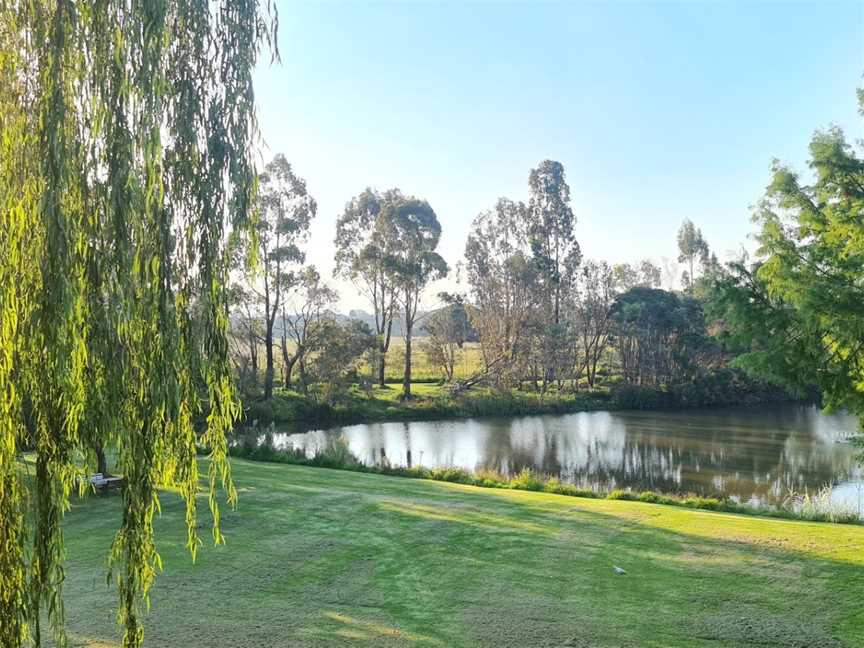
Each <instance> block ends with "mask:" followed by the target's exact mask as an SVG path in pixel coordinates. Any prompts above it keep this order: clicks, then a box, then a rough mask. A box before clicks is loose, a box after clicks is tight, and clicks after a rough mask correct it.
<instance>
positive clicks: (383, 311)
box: [333, 189, 405, 387]
mask: <svg viewBox="0 0 864 648" xmlns="http://www.w3.org/2000/svg"><path fill="white" fill-rule="evenodd" d="M404 200H405V198H404V196H403V195H402V192H400V191H399V190H398V189H391V190H389V191H386V192H384V193H379V192H377V191H373V190H372V189H366V190H365V191H364V192H363V193H361V194H360V195H359V196H356V197H354V198H352V199H351V200H350V201H349V202H348V204H347V205H346V206H345V211H344V212H343V213H342V215H341V216H340V217H339V220H338V221H337V223H336V238H335V241H334V244H335V246H336V267H335V268H334V270H333V275H334V276H336V277H341V278H342V279H346V280H348V281H350V282H351V283H353V284H354V286H356V288H357V289H358V290H359V291H360V292H361V293H362V294H363V295H364V296H365V297H366V299H367V300H368V301H369V303H370V304H371V306H372V314H373V316H374V318H375V335H376V338H377V347H378V349H377V363H378V366H377V368H376V369H377V374H378V376H377V377H378V386H379V387H384V371H385V362H386V355H387V351H388V350H389V349H390V340H391V335H392V332H393V317H394V316H395V314H396V307H397V303H398V302H397V299H398V295H397V292H396V291H397V287H396V282H395V281H394V278H393V274H392V272H391V267H390V265H389V262H388V259H389V258H390V256H391V255H392V254H393V251H392V247H393V245H394V243H395V233H394V231H393V224H392V215H393V213H394V211H393V209H394V207H395V206H396V205H398V204H399V203H401V202H403V201H404Z"/></svg>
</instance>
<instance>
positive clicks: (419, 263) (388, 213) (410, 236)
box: [383, 198, 448, 398]
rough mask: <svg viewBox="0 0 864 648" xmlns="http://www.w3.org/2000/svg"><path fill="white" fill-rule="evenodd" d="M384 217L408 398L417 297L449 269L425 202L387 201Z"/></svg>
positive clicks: (404, 389) (404, 393)
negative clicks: (388, 233)
mask: <svg viewBox="0 0 864 648" xmlns="http://www.w3.org/2000/svg"><path fill="white" fill-rule="evenodd" d="M383 216H384V218H385V219H386V220H387V222H388V223H389V228H390V230H391V231H392V237H393V238H392V240H391V245H390V246H389V249H388V253H387V256H386V258H385V266H386V269H387V272H388V273H389V274H390V276H391V277H392V282H393V287H394V290H395V293H396V299H397V301H398V302H399V305H400V306H401V307H402V327H403V335H404V337H405V372H404V374H403V377H402V396H403V397H404V398H407V397H410V396H411V359H412V358H411V343H412V339H413V336H414V321H415V319H416V318H417V310H418V308H419V307H420V299H421V297H422V296H423V291H424V290H425V289H426V286H428V285H429V283H430V282H432V281H435V280H437V279H442V278H444V277H446V276H447V272H448V268H447V263H446V262H445V261H444V259H443V258H442V257H441V255H440V254H438V252H436V251H435V250H436V248H437V247H438V243H439V241H440V240H441V224H440V223H439V222H438V216H437V215H436V214H435V211H434V210H433V209H432V207H431V206H430V205H429V203H428V202H426V201H425V200H418V199H417V198H405V199H404V200H400V201H398V202H390V203H388V204H387V205H386V207H385V209H384V214H383Z"/></svg>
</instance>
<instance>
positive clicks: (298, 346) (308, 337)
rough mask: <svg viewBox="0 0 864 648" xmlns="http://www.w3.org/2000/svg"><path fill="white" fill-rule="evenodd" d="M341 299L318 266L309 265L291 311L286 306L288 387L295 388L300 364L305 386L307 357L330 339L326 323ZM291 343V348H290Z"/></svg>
mask: <svg viewBox="0 0 864 648" xmlns="http://www.w3.org/2000/svg"><path fill="white" fill-rule="evenodd" d="M338 299H339V295H338V294H337V293H336V291H335V290H333V289H332V288H330V287H329V286H328V285H327V284H325V283H323V282H322V281H321V275H320V274H319V273H318V270H316V268H315V266H309V267H308V268H306V269H305V270H304V271H303V273H302V274H301V275H300V277H299V278H298V283H297V287H296V289H295V291H294V293H293V297H292V298H291V299H290V300H288V301H289V303H290V306H291V310H290V311H288V310H287V309H286V307H285V306H284V305H283V307H282V338H281V344H280V347H281V350H282V366H283V371H284V374H283V379H284V382H283V384H284V386H285V389H290V388H291V377H292V373H293V371H294V367H295V366H297V363H298V362H299V363H300V371H301V373H300V382H301V384H302V385H304V388H305V380H304V375H303V374H304V372H303V366H304V360H305V358H307V357H308V356H309V355H310V354H311V353H314V352H315V351H317V350H318V349H319V348H320V347H321V344H322V343H323V342H324V340H325V339H326V336H325V334H324V333H325V324H326V323H327V322H329V321H330V320H331V319H332V315H331V314H330V312H329V309H330V307H331V306H333V305H334V304H335V303H336V302H337V301H338ZM289 343H290V347H289Z"/></svg>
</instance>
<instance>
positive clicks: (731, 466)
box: [268, 404, 864, 508]
mask: <svg viewBox="0 0 864 648" xmlns="http://www.w3.org/2000/svg"><path fill="white" fill-rule="evenodd" d="M856 431H857V421H856V419H855V418H854V417H851V416H848V415H844V414H832V415H826V414H823V413H821V412H820V411H819V409H818V408H817V407H815V406H807V405H794V404H781V405H771V406H759V407H746V408H734V409H714V410H688V411H678V412H583V413H576V414H566V415H554V416H524V417H515V418H483V419H467V420H448V421H418V422H410V423H371V424H362V425H349V426H344V427H336V428H332V429H329V430H312V431H305V432H292V431H290V430H284V431H280V430H279V429H277V430H275V432H274V434H272V439H271V438H268V442H270V443H272V444H273V445H274V446H276V447H278V448H283V449H284V448H291V447H293V448H296V449H301V450H303V451H304V452H305V453H306V455H307V456H313V455H315V454H316V453H318V452H321V451H322V450H323V449H324V448H326V447H327V446H328V444H332V443H334V442H344V443H346V444H347V446H348V448H349V450H350V451H351V453H352V454H353V455H354V456H355V457H356V458H357V459H358V460H360V461H362V462H363V463H366V464H369V465H372V464H382V463H387V464H389V465H391V466H418V465H419V466H426V467H430V468H431V467H442V466H456V467H461V468H465V469H466V470H471V471H476V470H480V469H491V470H496V471H498V472H500V473H502V474H504V475H512V474H514V473H516V472H518V471H520V470H521V469H522V468H526V467H528V468H532V469H534V470H535V471H537V472H540V473H544V474H546V475H552V476H556V477H559V478H560V479H562V480H564V481H568V482H571V483H574V484H578V485H580V486H587V487H592V488H595V489H599V490H611V489H613V488H632V489H636V490H641V489H651V490H657V491H663V492H677V493H698V494H703V495H709V494H723V495H728V496H731V497H734V498H735V499H736V500H738V501H740V502H745V503H751V504H768V505H776V504H779V503H781V502H782V501H783V499H784V498H786V497H788V496H789V493H790V491H795V492H798V493H802V492H811V493H812V492H815V491H817V490H819V489H822V488H824V487H830V488H832V489H833V493H832V499H833V500H834V501H838V502H843V503H844V504H846V503H848V504H850V505H853V506H855V507H856V508H859V507H860V506H861V504H862V500H864V480H862V471H861V469H860V467H859V465H858V463H857V462H856V453H857V448H856V447H855V446H853V445H852V444H850V443H849V442H848V438H849V437H850V436H851V435H853V434H854V433H855V432H856ZM269 436H270V435H268V437H269Z"/></svg>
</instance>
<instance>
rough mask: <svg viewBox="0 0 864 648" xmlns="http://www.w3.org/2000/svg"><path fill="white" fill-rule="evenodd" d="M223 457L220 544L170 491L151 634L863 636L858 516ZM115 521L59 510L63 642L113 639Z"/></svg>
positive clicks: (379, 641)
mask: <svg viewBox="0 0 864 648" xmlns="http://www.w3.org/2000/svg"><path fill="white" fill-rule="evenodd" d="M233 466H234V477H235V479H236V481H237V484H238V486H239V487H240V488H241V489H242V492H241V497H240V503H239V507H238V509H237V510H236V511H230V510H226V511H224V515H223V530H224V532H225V535H226V537H227V541H228V544H227V545H226V546H224V547H218V548H213V547H211V546H205V547H203V548H202V550H201V552H200V553H199V557H198V560H197V562H196V563H194V564H193V563H192V562H191V560H190V558H189V555H188V553H187V552H186V550H185V548H184V543H185V525H184V509H183V506H182V503H181V502H180V501H179V499H178V498H177V497H175V496H173V495H168V494H166V495H165V496H164V497H163V498H162V499H163V507H162V509H163V514H162V516H161V518H159V519H158V520H157V523H156V527H157V529H156V530H157V534H158V538H159V542H158V546H159V550H160V552H161V553H162V557H163V559H164V563H165V567H166V572H165V573H164V574H162V575H161V576H160V577H159V579H158V581H157V584H156V586H155V588H154V590H153V605H154V607H153V611H152V613H151V614H149V615H148V616H147V617H146V619H145V624H146V625H145V627H146V633H147V634H146V640H147V643H146V644H145V645H149V646H152V647H160V648H166V647H169V646H170V647H174V646H198V647H202V648H203V647H207V648H229V647H231V648H234V647H237V646H280V647H282V646H284V647H292V648H293V647H302V648H306V647H312V646H322V647H324V646H326V647H328V648H329V647H331V646H332V647H335V648H340V647H343V646H363V647H369V648H372V647H375V648H377V647H379V646H380V647H385V648H386V647H389V646H394V647H395V646H411V645H418V646H442V647H447V648H475V647H481V648H482V647H488V648H492V647H495V648H522V647H525V646H545V645H549V646H566V645H571V646H592V647H593V646H598V647H600V648H611V647H612V646H619V647H626V648H635V647H641V646H656V647H660V646H663V647H665V648H670V647H677V646H681V647H688V648H689V647H691V646H695V647H697V648H698V647H703V648H708V647H711V648H718V647H724V648H733V647H735V648H737V647H739V646H742V645H747V644H748V642H750V640H749V639H748V637H747V636H745V634H742V633H743V631H742V629H741V628H742V627H745V628H750V630H749V632H750V633H751V634H753V635H754V636H755V637H756V639H757V640H758V641H759V643H760V645H777V646H802V647H803V646H829V647H833V646H837V647H838V648H840V647H842V646H858V645H864V609H862V607H861V605H860V596H859V594H860V592H861V591H864V527H861V526H849V525H831V524H817V523H802V522H795V521H784V520H769V519H762V518H756V517H747V516H740V515H731V514H723V513H712V512H705V511H693V510H688V509H684V508H676V507H669V506H661V505H653V504H645V503H641V502H630V501H615V500H593V499H579V498H573V497H565V496H561V495H554V494H548V493H542V492H533V491H520V490H512V489H507V490H505V489H482V488H476V487H472V486H465V485H461V484H454V483H446V482H432V481H426V480H417V479H412V480H409V479H398V478H393V477H384V476H379V475H370V474H363V473H353V472H346V471H333V470H326V469H321V468H307V467H300V466H289V465H279V464H270V463H250V462H246V461H240V460H234V461H233ZM120 518H121V509H120V498H119V497H117V496H116V495H111V496H106V497H91V498H89V499H88V500H87V501H86V502H83V503H76V504H75V505H74V506H73V510H72V511H71V512H70V514H69V515H68V517H67V520H66V523H65V534H66V540H67V548H68V556H69V558H68V561H67V570H66V579H67V580H66V589H65V600H66V609H67V619H68V625H69V629H70V632H71V637H72V645H73V646H90V647H91V648H96V647H98V648H107V647H108V646H118V645H119V639H118V638H119V631H118V629H117V628H116V627H115V625H114V618H115V617H114V609H115V607H116V591H115V590H113V589H112V588H110V587H108V586H106V584H105V578H104V574H105V556H106V553H107V551H108V547H109V545H110V543H111V540H112V538H113V533H114V530H115V529H116V527H117V525H118V524H119V522H120ZM200 522H201V526H202V529H206V527H207V525H208V524H209V519H208V517H207V513H206V507H202V510H201V521H200ZM613 565H615V566H620V567H622V568H624V569H625V570H626V571H627V574H626V575H624V576H619V575H616V574H615V573H614V572H613V571H612V567H613ZM647 611H650V613H648V612H647ZM750 643H752V642H750Z"/></svg>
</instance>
